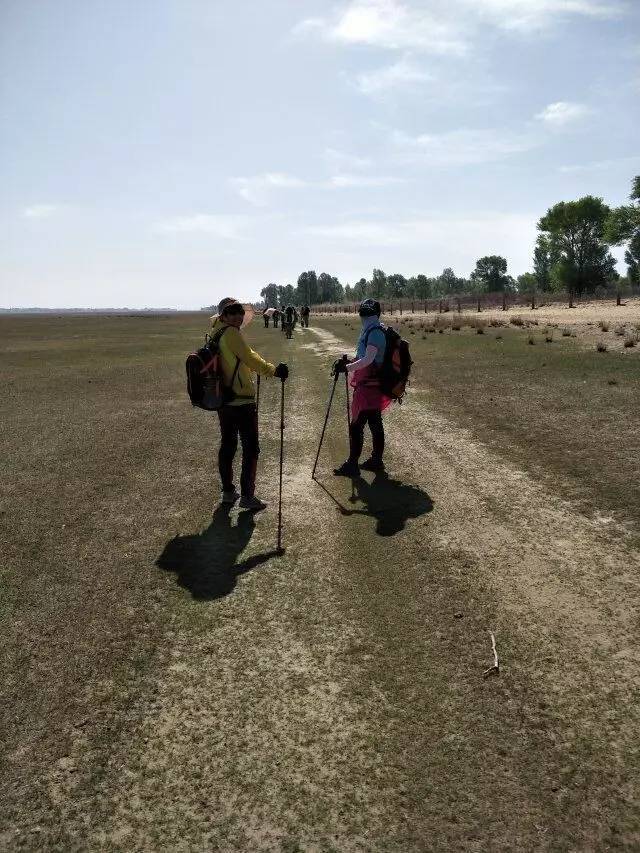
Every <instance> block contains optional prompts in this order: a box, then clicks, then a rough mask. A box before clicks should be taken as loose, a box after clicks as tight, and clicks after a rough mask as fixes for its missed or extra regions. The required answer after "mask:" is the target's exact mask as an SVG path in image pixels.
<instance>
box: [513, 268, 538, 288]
mask: <svg viewBox="0 0 640 853" xmlns="http://www.w3.org/2000/svg"><path fill="white" fill-rule="evenodd" d="M517 285H518V293H535V292H536V290H537V289H538V277H537V276H536V275H535V273H532V272H524V273H522V275H519V276H518V279H517Z"/></svg>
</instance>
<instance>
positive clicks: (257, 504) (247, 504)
mask: <svg viewBox="0 0 640 853" xmlns="http://www.w3.org/2000/svg"><path fill="white" fill-rule="evenodd" d="M239 507H240V509H250V510H253V512H259V511H260V510H261V509H266V508H267V505H266V503H265V502H264V501H261V500H260V498H257V497H256V496H255V495H254V496H253V497H250V498H248V497H246V495H243V496H242V497H241V498H240V503H239Z"/></svg>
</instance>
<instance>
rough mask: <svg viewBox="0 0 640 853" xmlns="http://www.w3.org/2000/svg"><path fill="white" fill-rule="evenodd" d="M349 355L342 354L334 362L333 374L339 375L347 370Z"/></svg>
mask: <svg viewBox="0 0 640 853" xmlns="http://www.w3.org/2000/svg"><path fill="white" fill-rule="evenodd" d="M348 360H349V357H348V356H347V355H346V353H345V355H343V356H341V357H340V358H339V359H338V360H337V361H334V362H333V367H332V368H331V375H332V376H338V375H339V374H340V373H346V372H347V361H348Z"/></svg>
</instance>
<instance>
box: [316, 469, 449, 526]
mask: <svg viewBox="0 0 640 853" xmlns="http://www.w3.org/2000/svg"><path fill="white" fill-rule="evenodd" d="M316 482H317V483H318V485H319V486H320V487H321V488H322V489H323V490H324V491H325V492H326V493H327V495H329V497H330V498H331V500H332V501H333V502H334V503H335V504H336V505H337V507H338V509H339V510H340V512H341V513H342V514H343V515H370V516H371V517H372V518H375V519H376V522H377V523H376V533H377V534H378V535H379V536H394V535H395V534H396V533H399V532H400V531H401V530H404V527H405V524H406V523H407V521H408V519H410V518H419V517H420V516H421V515H425V514H426V513H428V512H431V510H432V509H433V501H432V500H431V498H430V496H429V495H428V494H427V493H426V492H425V491H424V490H423V489H421V488H419V487H418V486H408V485H406V484H405V483H402V482H401V481H400V480H393V479H391V477H389V475H388V474H387V472H386V471H378V472H376V474H375V476H374V478H373V480H372V482H371V483H369V482H367V480H365V479H364V477H353V478H352V480H351V497H350V498H349V501H350V503H352V504H355V503H357V501H362V503H364V505H365V508H364V509H349V508H348V507H346V506H344V505H343V504H342V503H340V501H339V500H338V499H337V498H336V496H335V495H334V494H332V493H331V492H330V491H329V489H328V488H327V487H326V486H325V485H323V484H322V483H321V482H320V481H319V480H316Z"/></svg>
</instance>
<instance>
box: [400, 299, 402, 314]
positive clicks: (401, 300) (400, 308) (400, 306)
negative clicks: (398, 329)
mask: <svg viewBox="0 0 640 853" xmlns="http://www.w3.org/2000/svg"><path fill="white" fill-rule="evenodd" d="M400 316H401V317H402V299H401V300H400Z"/></svg>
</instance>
